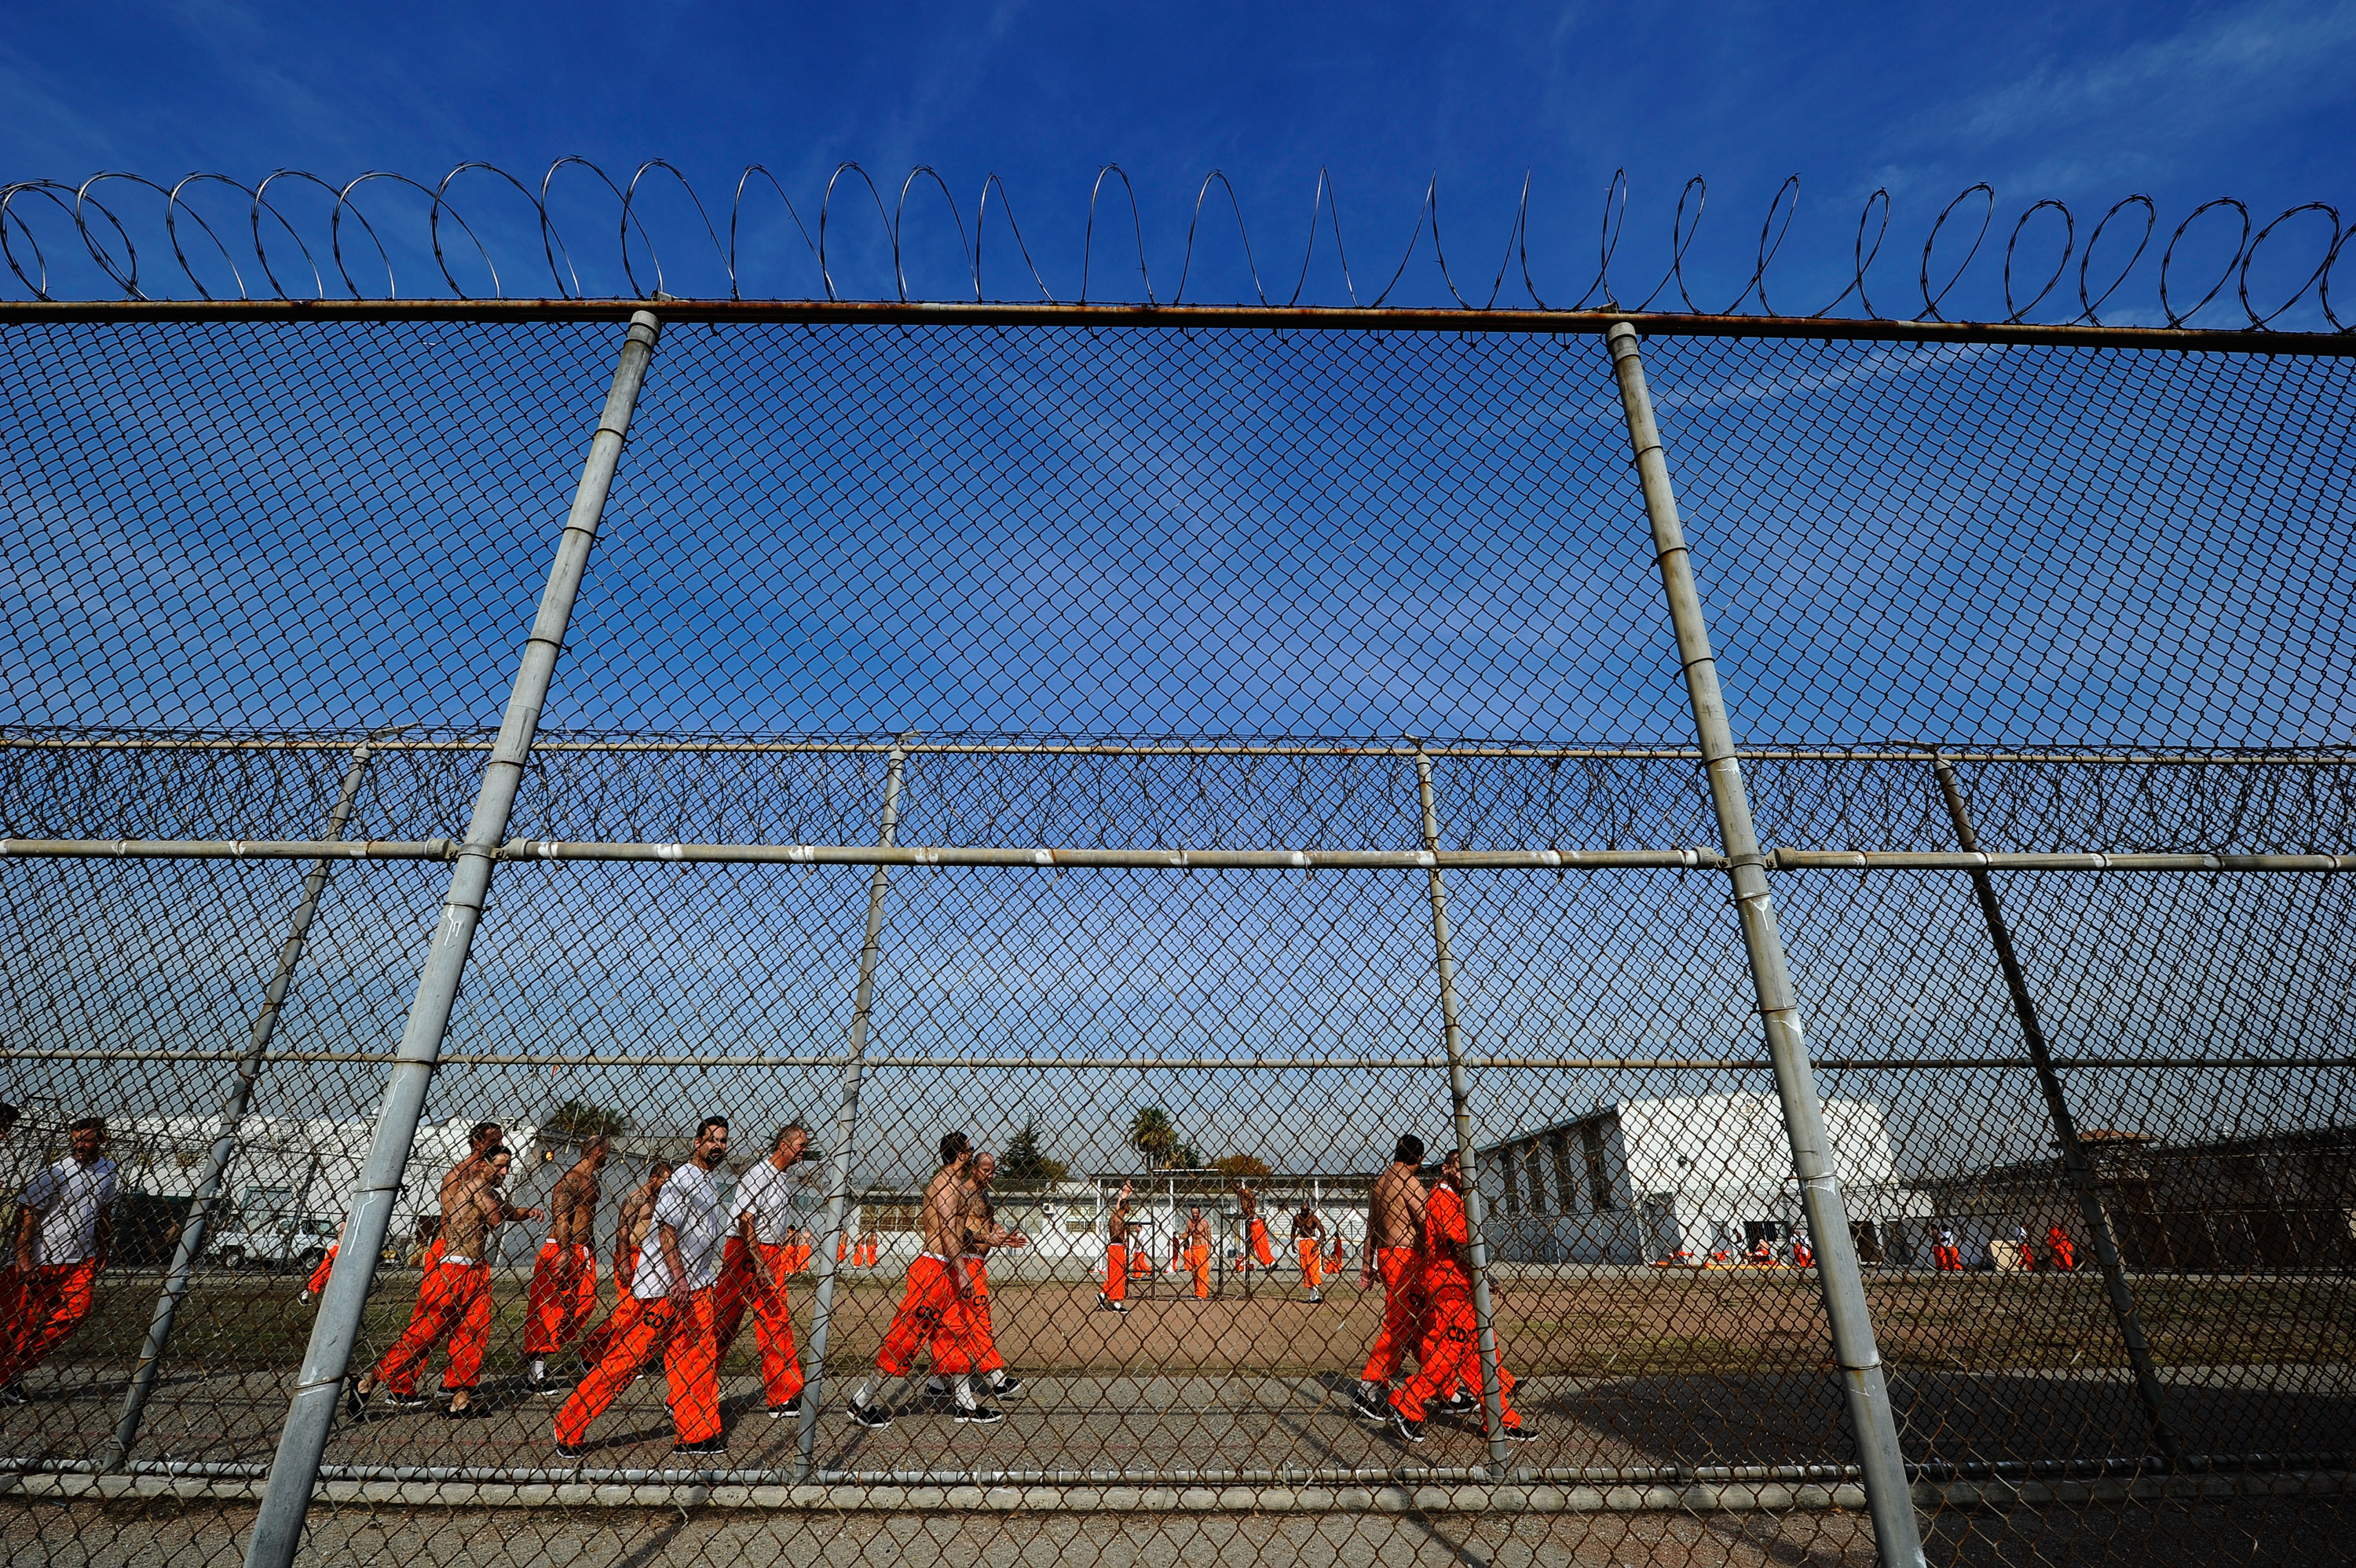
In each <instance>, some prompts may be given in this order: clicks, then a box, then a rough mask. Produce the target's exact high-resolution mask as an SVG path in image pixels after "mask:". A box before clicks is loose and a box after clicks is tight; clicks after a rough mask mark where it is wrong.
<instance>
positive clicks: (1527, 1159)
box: [1522, 1138, 1547, 1214]
mask: <svg viewBox="0 0 2356 1568" xmlns="http://www.w3.org/2000/svg"><path fill="white" fill-rule="evenodd" d="M1522 1156H1523V1163H1524V1167H1525V1168H1526V1170H1527V1171H1528V1173H1529V1179H1530V1212H1531V1213H1533V1214H1543V1213H1545V1212H1546V1211H1547V1198H1546V1168H1545V1167H1544V1166H1543V1165H1541V1164H1539V1163H1538V1161H1539V1155H1538V1144H1537V1139H1536V1138H1532V1139H1531V1140H1530V1141H1529V1143H1528V1144H1526V1146H1524V1147H1523V1150H1522Z"/></svg>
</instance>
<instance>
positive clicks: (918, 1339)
mask: <svg viewBox="0 0 2356 1568" xmlns="http://www.w3.org/2000/svg"><path fill="white" fill-rule="evenodd" d="M972 1164H973V1145H972V1143H971V1141H970V1140H969V1139H968V1138H967V1137H966V1136H965V1135H964V1134H963V1133H950V1134H948V1135H946V1136H944V1137H943V1138H942V1139H941V1164H940V1168H939V1169H937V1170H936V1171H935V1172H933V1178H932V1179H931V1180H930V1181H928V1182H926V1184H925V1201H924V1211H923V1213H924V1217H923V1224H924V1232H925V1250H924V1251H923V1252H922V1253H919V1254H918V1255H917V1257H916V1262H914V1263H912V1264H909V1265H908V1287H907V1293H906V1295H905V1296H902V1297H901V1300H900V1309H899V1311H897V1312H895V1313H894V1314H893V1315H892V1327H891V1328H889V1329H888V1330H886V1331H885V1333H884V1335H883V1344H882V1345H881V1346H879V1347H877V1349H876V1351H875V1370H874V1371H872V1372H870V1373H868V1374H867V1381H865V1382H862V1383H861V1384H860V1385H859V1389H858V1392H855V1393H853V1394H852V1395H851V1420H853V1421H855V1422H857V1423H859V1424H860V1425H862V1426H865V1427H869V1428H871V1429H880V1428H883V1427H886V1426H889V1425H891V1424H892V1413H891V1412H890V1411H889V1410H887V1409H886V1408H884V1407H883V1405H880V1404H878V1403H875V1395H876V1393H877V1392H878V1391H879V1390H880V1389H881V1388H882V1386H883V1383H884V1382H885V1381H888V1380H892V1379H896V1378H904V1377H905V1376H907V1375H908V1369H909V1367H910V1366H912V1365H914V1364H915V1361H916V1351H917V1350H918V1349H920V1348H922V1347H924V1346H925V1345H927V1344H929V1345H930V1346H931V1347H932V1353H933V1371H935V1372H937V1373H938V1374H940V1375H942V1376H944V1377H947V1378H948V1379H949V1380H950V1388H951V1390H952V1392H954V1393H955V1394H956V1397H957V1418H958V1421H960V1422H965V1423H969V1424H977V1425H985V1426H986V1425H989V1424H991V1423H993V1422H999V1421H1003V1420H1005V1419H1006V1415H1005V1413H1004V1412H1003V1411H1001V1410H998V1409H996V1408H994V1407H992V1406H990V1405H986V1404H983V1403H981V1402H980V1400H978V1399H977V1398H975V1396H974V1392H973V1378H972V1376H971V1375H970V1374H971V1371H972V1358H971V1355H970V1354H969V1351H968V1349H967V1348H966V1346H965V1344H964V1343H963V1340H962V1337H961V1336H959V1335H958V1333H957V1331H956V1328H955V1325H954V1320H953V1317H952V1312H953V1309H955V1308H956V1307H957V1306H958V1303H959V1302H960V1301H963V1300H965V1299H967V1298H969V1297H970V1296H972V1294H973V1285H972V1283H971V1282H970V1281H969V1279H968V1278H967V1277H966V1274H965V1271H964V1269H962V1268H960V1267H959V1266H958V1259H959V1258H960V1257H961V1256H962V1255H963V1254H964V1252H965V1243H966V1201H965V1200H966V1191H965V1179H966V1174H967V1172H968V1170H969V1168H971V1167H972Z"/></svg>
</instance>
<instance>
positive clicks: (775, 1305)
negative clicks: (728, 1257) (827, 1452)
mask: <svg viewBox="0 0 2356 1568" xmlns="http://www.w3.org/2000/svg"><path fill="white" fill-rule="evenodd" d="M736 1245H737V1243H734V1242H731V1243H729V1246H730V1247H731V1248H734V1247H735V1246H736ZM797 1250H798V1249H796V1248H793V1247H787V1246H769V1245H767V1244H766V1243H756V1244H755V1248H754V1255H753V1258H752V1260H751V1261H750V1262H749V1263H746V1264H744V1266H742V1267H739V1268H736V1269H734V1270H733V1271H732V1270H730V1269H728V1268H725V1267H723V1269H722V1271H721V1275H720V1289H719V1290H718V1291H715V1292H714V1293H713V1294H714V1295H715V1296H716V1297H717V1300H716V1301H715V1302H714V1304H713V1307H712V1342H713V1344H714V1345H715V1346H716V1347H717V1349H716V1351H715V1354H717V1355H718V1356H719V1358H720V1359H721V1360H727V1359H728V1347H729V1346H730V1345H732V1344H734V1343H735V1340H736V1330H737V1328H738V1327H739V1326H740V1325H741V1324H743V1322H744V1308H745V1307H746V1306H747V1305H750V1306H751V1307H752V1308H753V1342H754V1343H755V1344H756V1345H758V1346H759V1347H760V1348H761V1389H762V1392H764V1393H766V1395H767V1396H768V1403H771V1404H783V1403H786V1402H787V1400H790V1399H795V1398H798V1397H799V1396H800V1394H801V1392H802V1364H801V1362H800V1361H799V1360H797V1359H796V1357H795V1355H794V1315H793V1307H792V1303H791V1302H789V1301H788V1300H787V1297H786V1275H789V1274H791V1273H792V1272H793V1261H794V1260H793V1254H794V1253H795V1252H796V1251H797ZM756 1270H757V1271H758V1272H757V1273H756V1272H755V1271H756ZM762 1275H766V1276H767V1280H768V1286H769V1288H768V1289H767V1291H766V1292H764V1291H763V1290H762V1289H761V1276H762ZM732 1282H733V1285H732Z"/></svg>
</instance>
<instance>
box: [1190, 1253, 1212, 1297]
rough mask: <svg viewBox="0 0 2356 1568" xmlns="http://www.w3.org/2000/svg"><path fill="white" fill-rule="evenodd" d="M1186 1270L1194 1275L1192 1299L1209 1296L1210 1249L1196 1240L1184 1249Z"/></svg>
mask: <svg viewBox="0 0 2356 1568" xmlns="http://www.w3.org/2000/svg"><path fill="white" fill-rule="evenodd" d="M1186 1272H1187V1273H1188V1274H1191V1275H1194V1299H1195V1300H1197V1301H1208V1300H1209V1299H1210V1298H1211V1249H1210V1248H1208V1247H1206V1246H1205V1245H1204V1244H1203V1243H1200V1242H1196V1243H1194V1245H1193V1246H1191V1247H1188V1248H1187V1249H1186Z"/></svg>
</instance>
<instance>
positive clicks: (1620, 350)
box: [1606, 321, 1922, 1568]
mask: <svg viewBox="0 0 2356 1568" xmlns="http://www.w3.org/2000/svg"><path fill="white" fill-rule="evenodd" d="M1636 341H1637V340H1636V328H1635V327H1634V326H1633V325H1632V324H1630V323H1628V322H1624V321H1622V322H1615V323H1613V324H1612V329H1611V331H1610V333H1609V335H1608V336H1607V338H1606V342H1607V344H1608V345H1609V347H1610V348H1611V352H1612V371H1613V373H1614V375H1615V377H1616V379H1618V381H1619V384H1620V406H1621V410H1622V413H1623V414H1624V416H1625V418H1626V420H1627V424H1628V441H1629V445H1630V447H1631V449H1632V450H1633V453H1634V457H1635V464H1636V474H1637V478H1638V481H1639V483H1640V484H1641V485H1643V487H1644V510H1645V512H1646V513H1647V515H1648V516H1649V517H1650V519H1651V522H1652V528H1653V550H1654V554H1655V558H1656V559H1657V560H1658V562H1659V565H1660V570H1661V585H1662V587H1663V589H1664V590H1665V592H1666V594H1667V597H1668V602H1669V618H1670V620H1671V622H1672V623H1673V624H1675V626H1676V638H1677V657H1678V662H1679V664H1680V665H1682V666H1683V667H1684V670H1685V679H1686V693H1687V698H1688V699H1689V700H1690V702H1691V704H1692V707H1693V716H1694V730H1695V731H1696V733H1697V736H1698V738H1699V740H1700V742H1701V755H1702V762H1703V765H1704V766H1705V767H1706V768H1707V770H1708V776H1709V792H1710V799H1711V802H1712V804H1713V805H1715V806H1716V808H1717V813H1718V827H1719V834H1720V836H1721V837H1723V838H1724V840H1725V846H1726V859H1727V865H1728V869H1729V871H1730V874H1731V876H1732V880H1733V883H1734V902H1735V906H1736V908H1737V909H1738V910H1739V911H1740V913H1741V919H1742V941H1743V946H1744V948H1745V949H1746V950H1747V951H1748V953H1749V955H1750V960H1751V985H1752V987H1753V988H1754V990H1755V991H1756V992H1757V995H1758V1001H1759V1015H1760V1020H1761V1022H1762V1024H1763V1025H1764V1026H1765V1029H1766V1035H1767V1051H1768V1055H1769V1057H1770V1058H1771V1059H1772V1061H1773V1063H1774V1069H1775V1090H1776V1093H1777V1095H1778V1097H1779V1098H1780V1099H1781V1100H1782V1102H1783V1122H1784V1125H1785V1127H1786V1128H1787V1129H1788V1131H1789V1133H1790V1135H1791V1139H1792V1165H1793V1168H1794V1172H1795V1174H1797V1176H1798V1177H1799V1179H1800V1196H1801V1203H1802V1206H1803V1207H1804V1210H1805V1211H1806V1213H1807V1216H1808V1229H1809V1232H1810V1233H1811V1236H1812V1238H1813V1240H1814V1241H1815V1249H1816V1268H1817V1271H1818V1275H1819V1277H1820V1279H1821V1280H1822V1282H1823V1285H1824V1292H1825V1309H1826V1317H1828V1318H1829V1319H1830V1320H1831V1325H1832V1338H1833V1353H1834V1355H1835V1356H1836V1357H1837V1358H1838V1360H1839V1361H1840V1366H1841V1375H1842V1381H1843V1382H1844V1384H1845V1386H1846V1392H1847V1398H1848V1410H1849V1419H1850V1421H1851V1422H1852V1424H1854V1425H1855V1426H1856V1429H1857V1450H1858V1467H1859V1468H1860V1469H1861V1470H1862V1471H1863V1472H1864V1477H1865V1496H1866V1506H1867V1509H1868V1510H1869V1512H1870V1514H1871V1515H1872V1518H1873V1536H1874V1544H1875V1548H1876V1550H1877V1551H1878V1552H1879V1554H1880V1560H1881V1562H1882V1563H1883V1564H1884V1568H1921V1564H1922V1527H1921V1525H1920V1523H1919V1522H1918V1521H1917V1520H1916V1519H1915V1516H1914V1496H1913V1492H1912V1488H1910V1487H1909V1485H1908V1483H1907V1479H1906V1458H1905V1455H1904V1453H1903V1451H1902V1450H1901V1448H1900V1447H1899V1445H1898V1422H1897V1418H1896V1414H1895V1413H1894V1412H1893V1411H1892V1410H1891V1408H1890V1388H1889V1384H1888V1381H1886V1379H1885V1378H1884V1376H1883V1373H1882V1368H1881V1352H1880V1349H1879V1347H1878V1346H1877V1345H1876V1344H1875V1343H1874V1337H1873V1317H1872V1313H1871V1309H1870V1308H1869V1307H1868V1306H1867V1304H1866V1299H1865V1279H1864V1275H1863V1274H1862V1273H1861V1272H1860V1270H1859V1268H1858V1260H1857V1243H1856V1241H1855V1239H1854V1238H1853V1237H1852V1236H1851V1235H1850V1234H1849V1228H1848V1209H1847V1204H1846V1203H1844V1202H1843V1201H1842V1199H1841V1191H1840V1184H1839V1182H1838V1180H1837V1179H1836V1177H1835V1175H1834V1171H1833V1161H1832V1148H1831V1142H1830V1139H1829V1138H1828V1137H1827V1136H1826V1131H1825V1115H1824V1101H1823V1100H1822V1098H1821V1097H1820V1096H1819V1095H1818V1093H1817V1092H1816V1081H1815V1068H1814V1067H1813V1066H1812V1065H1811V1064H1810V1062H1809V1061H1808V1049H1807V1041H1806V1040H1805V1039H1804V1037H1803V1035H1802V1033H1801V1030H1800V1009H1799V1004H1798V999H1797V997H1795V996H1794V992H1793V989H1792V974H1791V968H1790V965H1788V963H1787V962H1786V961H1785V958H1784V955H1783V933H1781V932H1780V931H1779V930H1778V929H1777V927H1776V923H1775V905H1774V901H1773V898H1772V895H1771V894H1770V893H1769V891H1768V887H1767V869H1766V865H1765V862H1764V860H1763V859H1762V856H1761V854H1760V852H1759V835H1758V831H1757V829H1756V828H1755V827H1753V826H1752V824H1751V799H1750V795H1749V793H1748V791H1746V790H1745V789H1744V787H1743V783H1742V766H1741V763H1740V762H1738V761H1737V760H1736V757H1735V753H1734V731H1733V727H1732V726H1731V725H1730V723H1729V722H1728V721H1727V715H1726V699H1725V696H1724V694H1723V693H1722V692H1721V691H1720V690H1719V684H1718V664H1717V660H1716V659H1715V658H1714V657H1713V656H1712V655H1711V653H1710V646H1709V625H1708V621H1707V619H1706V618H1705V617H1704V615H1703V613H1702V607H1701V593H1700V591H1699V590H1698V589H1697V587H1696V586H1695V583H1694V574H1693V558H1692V554H1691V552H1690V551H1689V550H1688V549H1687V547H1686V539H1685V529H1684V527H1683V526H1682V524H1681V523H1680V522H1679V519H1678V517H1677V502H1676V493H1675V492H1674V491H1673V490H1672V489H1671V488H1670V486H1669V468H1668V463H1667V460H1666V458H1665V456H1664V455H1663V453H1662V450H1661V432H1660V427H1659V426H1658V425H1657V424H1656V423H1655V421H1654V418H1653V397H1652V393H1651V391H1650V390H1649V389H1647V388H1646V387H1645V384H1644V364H1643V362H1642V361H1641V360H1640V359H1639V358H1638V357H1637V352H1636Z"/></svg>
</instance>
